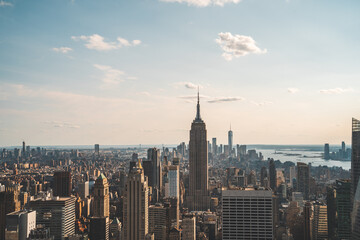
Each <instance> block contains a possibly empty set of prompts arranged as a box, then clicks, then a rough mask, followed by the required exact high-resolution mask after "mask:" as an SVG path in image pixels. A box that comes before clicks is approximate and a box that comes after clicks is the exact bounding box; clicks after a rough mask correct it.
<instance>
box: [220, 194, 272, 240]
mask: <svg viewBox="0 0 360 240" xmlns="http://www.w3.org/2000/svg"><path fill="white" fill-rule="evenodd" d="M222 204H223V205H222V208H223V209H222V213H223V215H222V224H223V225H222V231H223V233H222V235H223V238H222V239H223V240H227V239H229V240H230V239H269V240H270V239H273V237H274V234H273V196H272V191H270V190H256V189H254V188H245V189H242V190H224V191H223V192H222Z"/></svg>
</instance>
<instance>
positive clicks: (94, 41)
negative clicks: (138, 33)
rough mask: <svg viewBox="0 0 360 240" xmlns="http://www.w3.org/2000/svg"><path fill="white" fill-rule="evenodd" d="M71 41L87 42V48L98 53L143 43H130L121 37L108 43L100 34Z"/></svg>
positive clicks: (135, 41)
mask: <svg viewBox="0 0 360 240" xmlns="http://www.w3.org/2000/svg"><path fill="white" fill-rule="evenodd" d="M71 39H73V40H74V41H80V40H81V41H85V42H86V44H85V47H87V48H88V49H94V50H98V51H109V50H114V49H119V48H121V47H130V46H136V45H139V44H140V43H141V41H140V40H133V41H132V42H131V43H130V42H129V41H128V40H127V39H125V38H121V37H118V38H117V41H115V42H107V41H105V38H104V37H102V36H100V35H99V34H93V35H91V36H84V35H81V36H72V37H71Z"/></svg>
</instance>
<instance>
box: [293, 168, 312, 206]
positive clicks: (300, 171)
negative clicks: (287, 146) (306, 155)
mask: <svg viewBox="0 0 360 240" xmlns="http://www.w3.org/2000/svg"><path fill="white" fill-rule="evenodd" d="M296 180H297V191H298V192H302V193H303V194H304V199H305V200H309V195H310V167H309V165H307V164H306V163H302V162H298V163H297V179H296Z"/></svg>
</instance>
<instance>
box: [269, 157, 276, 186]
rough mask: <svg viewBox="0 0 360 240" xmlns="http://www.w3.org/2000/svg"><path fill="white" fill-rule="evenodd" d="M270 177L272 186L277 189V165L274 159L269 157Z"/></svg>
mask: <svg viewBox="0 0 360 240" xmlns="http://www.w3.org/2000/svg"><path fill="white" fill-rule="evenodd" d="M269 177H270V188H271V189H272V190H273V191H275V190H276V167H275V162H274V159H272V158H271V159H269Z"/></svg>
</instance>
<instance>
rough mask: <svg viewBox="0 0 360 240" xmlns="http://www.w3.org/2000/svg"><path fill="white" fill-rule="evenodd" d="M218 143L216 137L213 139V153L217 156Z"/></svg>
mask: <svg viewBox="0 0 360 240" xmlns="http://www.w3.org/2000/svg"><path fill="white" fill-rule="evenodd" d="M217 148H218V147H217V145H216V138H213V139H212V154H213V155H214V156H215V155H216V154H217Z"/></svg>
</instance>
